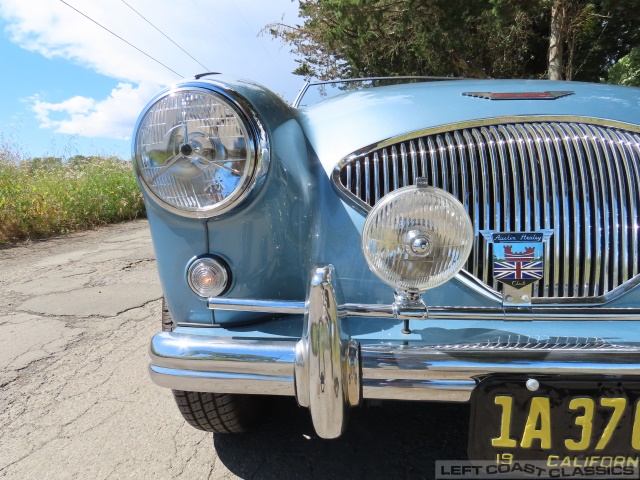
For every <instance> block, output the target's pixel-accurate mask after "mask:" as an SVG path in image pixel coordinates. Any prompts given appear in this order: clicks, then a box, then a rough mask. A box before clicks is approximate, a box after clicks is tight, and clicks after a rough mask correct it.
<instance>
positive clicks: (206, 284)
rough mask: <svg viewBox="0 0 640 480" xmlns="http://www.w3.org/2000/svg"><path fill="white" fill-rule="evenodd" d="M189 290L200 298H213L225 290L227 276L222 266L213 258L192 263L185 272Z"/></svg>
mask: <svg viewBox="0 0 640 480" xmlns="http://www.w3.org/2000/svg"><path fill="white" fill-rule="evenodd" d="M187 281H188V282H189V286H190V287H191V290H193V291H194V293H195V294H196V295H199V296H201V297H205V298H208V297H215V296H218V295H220V294H221V293H223V292H224V291H225V290H226V289H227V284H228V281H229V274H228V273H227V269H226V267H225V266H224V265H222V264H221V263H220V262H218V261H217V260H215V259H213V258H200V259H198V260H196V261H194V262H193V263H192V264H191V265H190V266H189V270H188V271H187Z"/></svg>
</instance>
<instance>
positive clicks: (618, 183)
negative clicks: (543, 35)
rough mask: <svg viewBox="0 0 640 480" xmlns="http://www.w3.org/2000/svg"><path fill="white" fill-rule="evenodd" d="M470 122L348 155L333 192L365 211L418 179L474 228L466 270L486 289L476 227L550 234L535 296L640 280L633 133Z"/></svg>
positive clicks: (489, 280)
mask: <svg viewBox="0 0 640 480" xmlns="http://www.w3.org/2000/svg"><path fill="white" fill-rule="evenodd" d="M477 125H478V126H476V127H469V128H463V129H457V130H456V129H451V130H449V131H442V132H441V133H434V134H427V135H424V136H415V137H413V138H409V139H406V140H403V141H399V142H397V143H389V144H387V145H388V146H385V147H379V148H375V149H371V150H370V151H369V152H368V153H366V154H362V155H355V156H352V157H350V158H349V160H348V161H345V163H344V164H343V166H342V167H341V169H340V171H339V177H338V178H339V181H340V183H341V187H342V188H343V189H344V190H345V191H346V192H348V194H349V195H353V196H355V197H357V198H358V199H359V201H360V202H362V203H363V204H366V205H369V206H370V207H371V206H373V205H375V203H376V202H378V201H379V200H380V198H381V197H382V196H384V195H386V194H387V193H389V192H390V191H393V190H395V189H398V188H401V187H404V186H407V185H415V183H416V182H417V179H418V178H420V177H424V178H426V179H427V181H428V183H429V184H430V185H433V186H436V187H439V188H442V189H444V190H447V191H449V192H450V193H451V194H453V195H454V196H456V197H457V198H458V199H459V200H460V201H461V202H462V204H463V205H464V207H465V208H466V210H467V211H468V212H469V216H470V217H471V219H472V221H473V223H474V227H475V234H476V236H475V239H474V244H473V250H472V252H471V255H470V256H469V260H468V262H467V265H466V267H465V268H466V270H467V271H468V272H470V273H471V274H472V275H474V276H475V277H476V278H478V279H479V280H480V281H482V282H484V283H485V284H487V285H488V286H490V287H491V288H493V289H495V290H502V286H501V284H500V283H498V282H496V281H495V280H494V279H493V262H492V261H491V251H492V248H491V245H490V244H489V243H488V242H486V241H485V240H484V238H483V236H482V235H481V234H480V231H481V230H496V231H513V232H518V231H537V230H542V229H546V230H552V231H553V235H552V236H551V238H550V239H549V240H548V241H547V242H546V243H545V245H544V256H545V262H544V273H543V278H542V279H541V280H540V281H539V282H536V283H534V285H533V295H534V297H557V298H559V300H560V301H561V300H562V299H563V298H567V299H568V298H582V297H595V296H601V295H604V294H606V293H607V292H609V291H611V290H612V289H614V288H616V287H618V286H620V285H621V284H622V283H624V282H626V281H628V280H630V279H631V278H633V277H634V276H637V275H638V274H640V245H639V241H640V238H639V237H640V133H639V132H637V131H633V130H632V129H631V130H623V129H621V128H619V127H617V126H603V125H599V124H594V123H589V122H588V121H579V120H577V119H572V120H571V121H569V122H564V121H556V119H552V120H551V121H540V122H535V121H530V122H526V121H523V122H517V123H502V124H500V123H496V124H480V123H478V124H477ZM405 138H406V137H405Z"/></svg>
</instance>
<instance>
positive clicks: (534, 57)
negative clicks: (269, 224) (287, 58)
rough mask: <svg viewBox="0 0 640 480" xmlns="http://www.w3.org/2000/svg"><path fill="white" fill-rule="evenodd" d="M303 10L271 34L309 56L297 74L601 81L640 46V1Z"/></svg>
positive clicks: (344, 0) (345, 5) (309, 3)
mask: <svg viewBox="0 0 640 480" xmlns="http://www.w3.org/2000/svg"><path fill="white" fill-rule="evenodd" d="M299 8H300V18H301V19H302V22H301V24H300V25H284V24H282V23H279V24H273V25H269V26H267V27H266V28H267V29H268V31H269V32H270V33H271V34H272V35H274V36H275V37H278V38H280V39H282V40H283V41H285V42H286V43H289V44H290V45H291V46H292V51H293V52H294V53H295V54H297V55H298V56H299V59H298V62H299V66H298V68H297V69H296V70H295V72H294V73H297V74H299V75H303V76H305V77H316V78H321V79H330V78H338V77H343V78H354V77H359V76H385V75H392V76H393V75H439V76H465V77H494V78H495V77H508V78H531V77H547V76H549V72H550V71H553V77H554V78H563V79H580V80H598V79H599V78H601V77H606V73H607V71H608V69H609V68H610V67H611V65H612V64H613V63H615V62H616V61H617V60H618V59H619V58H621V57H623V56H625V55H627V54H628V53H629V51H630V50H631V48H633V47H634V46H638V45H640V41H639V40H640V39H639V35H640V29H639V28H638V23H639V21H640V0H592V1H586V0H300V2H299ZM550 42H551V44H550ZM548 62H549V63H548ZM550 66H551V68H550Z"/></svg>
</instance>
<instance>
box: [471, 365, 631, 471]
mask: <svg viewBox="0 0 640 480" xmlns="http://www.w3.org/2000/svg"><path fill="white" fill-rule="evenodd" d="M638 400H640V378H639V377H620V378H611V377H607V378H606V379H605V378H585V377H578V378H575V377H536V376H522V377H520V376H517V377H514V376H502V375H491V376H489V377H487V378H485V379H484V380H482V381H481V382H480V383H479V384H478V386H477V387H476V388H475V390H474V391H473V394H472V397H471V419H470V430H469V449H468V455H469V458H470V459H471V460H490V461H491V460H492V461H496V463H507V462H510V461H516V460H544V461H545V462H547V464H548V465H549V466H576V465H578V466H580V465H591V466H594V465H605V466H606V465H614V464H615V465H623V464H624V465H625V466H626V465H633V466H636V467H637V466H638V462H639V460H640V406H639V405H638ZM585 462H586V463H585Z"/></svg>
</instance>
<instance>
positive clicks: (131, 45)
mask: <svg viewBox="0 0 640 480" xmlns="http://www.w3.org/2000/svg"><path fill="white" fill-rule="evenodd" d="M60 1H61V2H62V3H64V4H65V5H66V6H67V7H69V8H71V9H72V10H75V11H76V12H78V13H79V14H80V15H82V16H83V17H85V18H86V19H87V20H91V21H92V22H93V23H95V24H96V25H98V26H99V27H100V28H102V29H104V30H106V31H107V32H109V33H110V34H111V35H113V36H114V37H116V38H118V39H120V40H122V41H123V42H124V43H126V44H127V45H129V46H130V47H133V48H135V49H136V50H137V51H139V52H140V53H142V54H143V55H145V56H147V57H149V58H150V59H151V60H153V61H154V62H156V63H157V64H159V65H162V66H163V67H164V68H166V69H167V70H169V71H171V72H173V73H175V74H176V75H178V76H179V77H183V76H184V75H180V74H179V73H178V72H176V71H175V70H174V69H172V68H170V67H168V66H166V65H165V64H164V63H162V62H161V61H160V60H157V59H155V58H153V57H152V56H151V55H149V54H148V53H147V52H145V51H143V50H141V49H139V48H138V47H136V46H135V45H134V44H132V43H131V42H128V41H126V40H125V39H124V38H122V37H121V36H120V35H118V34H117V33H114V32H112V31H111V30H109V29H108V28H107V27H105V26H104V25H101V24H100V23H98V22H96V21H95V20H94V19H93V18H91V17H89V16H88V15H86V14H84V13H82V12H81V11H80V10H78V9H77V8H76V7H74V6H72V5H69V4H68V3H67V2H65V1H64V0H60Z"/></svg>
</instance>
